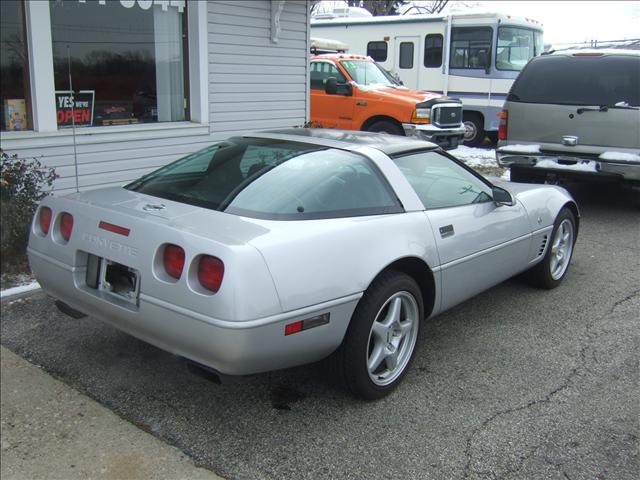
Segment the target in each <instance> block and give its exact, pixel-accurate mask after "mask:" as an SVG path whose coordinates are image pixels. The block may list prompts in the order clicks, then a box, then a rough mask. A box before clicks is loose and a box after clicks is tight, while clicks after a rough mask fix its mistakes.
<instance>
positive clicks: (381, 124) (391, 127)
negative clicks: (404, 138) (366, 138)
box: [367, 120, 404, 135]
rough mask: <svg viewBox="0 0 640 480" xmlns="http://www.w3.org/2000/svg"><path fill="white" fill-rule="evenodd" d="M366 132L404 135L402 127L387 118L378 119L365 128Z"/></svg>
mask: <svg viewBox="0 0 640 480" xmlns="http://www.w3.org/2000/svg"><path fill="white" fill-rule="evenodd" d="M367 132H379V133H390V134H391V135H404V132H403V130H402V127H401V126H400V125H398V124H396V123H393V122H391V121H389V120H379V121H377V122H374V123H372V124H371V125H369V127H368V128H367Z"/></svg>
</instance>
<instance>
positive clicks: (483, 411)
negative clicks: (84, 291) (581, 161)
mask: <svg viewBox="0 0 640 480" xmlns="http://www.w3.org/2000/svg"><path fill="white" fill-rule="evenodd" d="M574 193H575V195H576V198H577V200H578V203H579V205H580V206H581V208H582V219H581V225H580V234H579V236H578V242H577V245H576V250H575V256H574V260H573V264H572V267H571V270H570V272H569V274H568V276H567V278H566V279H565V281H564V283H563V284H562V285H561V286H560V287H559V288H558V289H555V290H551V291H541V290H535V289H532V288H530V287H528V286H527V285H525V284H522V283H520V282H519V281H517V280H512V281H508V282H505V283H503V284H501V285H499V286H497V287H495V288H493V289H491V290H490V291H488V292H485V293H484V294H481V295H480V296H478V297H476V298H475V299H472V300H470V301H468V302H466V303H464V304H462V305H460V306H458V307H456V308H455V309H453V310H450V311H448V312H445V313H444V314H442V315H440V316H439V317H437V318H435V319H432V320H430V321H428V322H427V323H426V324H424V328H423V329H422V332H421V346H420V350H419V351H418V354H417V356H416V359H415V362H414V365H413V368H412V369H411V371H410V372H409V374H408V375H407V377H406V379H405V381H404V382H403V383H402V384H401V385H400V387H399V388H398V390H397V391H396V392H394V393H393V394H392V395H390V396H389V397H387V398H385V399H383V400H381V401H378V402H373V403H366V402H361V401H357V400H354V399H353V398H351V397H350V396H348V395H347V394H345V393H344V392H342V391H341V390H339V389H337V388H335V387H333V385H332V384H331V382H330V381H329V380H328V379H327V378H325V377H324V375H323V368H322V365H314V366H310V367H303V368H297V369H293V370H286V371H280V372H273V373H268V374H263V375H256V376H251V377H244V378H237V379H233V380H232V381H231V382H229V383H227V384H224V385H222V386H220V385H216V384H214V383H212V382H210V381H208V380H206V379H203V378H201V377H199V376H195V375H194V374H192V373H190V372H189V371H188V370H187V368H186V366H185V363H184V361H183V360H182V359H180V358H177V357H175V356H172V355H170V354H168V353H165V352H163V351H161V350H159V349H156V348H155V347H152V346H150V345H147V344H145V343H143V342H141V341H139V340H136V339H135V338H132V337H129V336H127V335H126V334H124V333H121V332H119V331H117V330H115V329H113V328H111V327H108V326H106V325H103V324H101V323H99V322H98V321H96V320H94V319H91V318H85V319H81V320H74V319H71V318H69V317H67V316H65V315H63V314H61V313H59V312H58V311H57V310H56V309H55V307H54V305H53V302H52V301H51V299H49V298H47V297H46V296H45V295H44V294H42V293H38V294H34V295H32V296H30V297H28V299H27V300H24V301H21V302H13V303H9V304H3V312H2V337H1V338H2V344H3V345H4V346H5V347H7V348H9V349H10V350H12V351H13V352H15V353H17V354H19V355H20V356H22V357H24V358H26V359H28V360H29V361H31V362H32V363H35V364H37V365H41V366H42V367H43V368H44V369H45V370H46V371H48V372H49V373H51V374H52V375H53V376H54V377H56V378H58V379H61V380H63V381H64V382H66V383H68V384H70V385H71V386H73V387H74V388H76V389H78V390H79V391H81V392H83V393H85V394H87V395H89V396H90V397H92V398H94V399H96V400H97V401H99V402H100V403H102V404H103V405H105V406H107V407H108V408H110V409H111V410H113V411H114V412H115V413H117V414H118V415H120V416H121V417H123V418H125V419H128V420H129V421H131V422H132V423H133V424H135V425H137V426H139V427H140V428H142V429H144V430H146V431H149V432H151V433H152V434H154V435H156V436H157V437H159V438H161V439H163V440H165V441H166V442H168V443H169V444H171V445H174V446H176V447H178V448H179V449H181V450H182V451H183V452H185V453H186V454H188V455H189V456H191V457H192V458H193V459H195V460H196V462H197V463H198V464H200V465H202V466H205V467H207V468H210V469H212V470H213V471H215V472H216V473H218V474H219V475H222V476H224V477H228V478H242V479H261V478H279V479H280V478H283V479H288V478H290V479H301V478H314V479H315V478H399V479H407V478H437V479H447V478H456V479H458V478H500V479H509V478H512V479H521V478H545V479H546V478H559V479H570V480H575V479H579V478H585V479H587V478H588V479H596V478H602V479H605V478H606V479H627V478H628V479H632V478H637V474H638V472H639V471H640V459H639V457H638V447H639V445H638V436H639V435H640V433H639V430H640V428H639V420H638V418H639V408H640V407H639V404H638V398H640V388H639V385H638V378H639V377H638V375H639V366H638V358H639V356H638V353H639V352H638V350H639V345H640V335H639V329H638V320H639V319H638V312H639V311H640V202H638V196H639V193H638V191H637V190H636V191H635V192H633V191H624V192H620V191H619V190H617V189H615V188H604V187H592V186H591V187H590V186H580V187H576V188H575V190H574Z"/></svg>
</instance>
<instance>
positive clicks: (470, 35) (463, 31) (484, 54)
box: [450, 27, 492, 69]
mask: <svg viewBox="0 0 640 480" xmlns="http://www.w3.org/2000/svg"><path fill="white" fill-rule="evenodd" d="M491 36H492V30H491V28H488V27H461V28H452V29H451V62H450V63H451V68H469V69H475V68H478V69H480V68H481V69H487V68H489V67H490V66H491Z"/></svg>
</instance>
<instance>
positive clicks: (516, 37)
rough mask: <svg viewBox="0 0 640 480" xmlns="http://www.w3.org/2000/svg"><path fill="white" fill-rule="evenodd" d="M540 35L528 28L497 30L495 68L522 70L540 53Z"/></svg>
mask: <svg viewBox="0 0 640 480" xmlns="http://www.w3.org/2000/svg"><path fill="white" fill-rule="evenodd" d="M542 49H543V46H542V33H540V32H537V31H533V30H530V29H528V28H516V27H500V28H498V46H497V48H496V68H497V69H498V70H517V71H519V70H522V69H523V68H524V66H525V65H526V64H527V62H528V61H529V60H531V59H532V58H533V57H535V56H537V55H540V54H541V53H542Z"/></svg>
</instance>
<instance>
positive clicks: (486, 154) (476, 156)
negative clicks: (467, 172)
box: [448, 145, 498, 167]
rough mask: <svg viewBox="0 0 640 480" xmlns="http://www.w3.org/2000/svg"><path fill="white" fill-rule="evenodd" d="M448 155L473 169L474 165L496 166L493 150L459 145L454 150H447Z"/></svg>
mask: <svg viewBox="0 0 640 480" xmlns="http://www.w3.org/2000/svg"><path fill="white" fill-rule="evenodd" d="M448 153H449V154H451V155H453V156H454V157H456V158H457V159H458V160H461V161H463V162H464V163H466V164H467V165H469V166H471V167H473V166H476V165H490V166H492V167H496V166H498V163H497V162H496V151H495V150H493V149H489V150H487V149H484V148H472V147H466V146H464V145H460V146H459V147H458V148H456V149H454V150H449V152H448Z"/></svg>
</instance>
